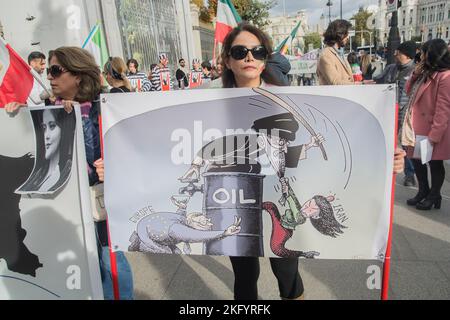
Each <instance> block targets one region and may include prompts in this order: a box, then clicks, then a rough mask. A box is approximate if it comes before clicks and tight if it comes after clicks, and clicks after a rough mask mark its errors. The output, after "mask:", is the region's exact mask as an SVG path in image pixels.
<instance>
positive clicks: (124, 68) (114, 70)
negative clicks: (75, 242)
mask: <svg viewBox="0 0 450 320" xmlns="http://www.w3.org/2000/svg"><path fill="white" fill-rule="evenodd" d="M350 28H352V25H351V24H350V23H349V22H348V21H345V20H336V21H334V22H332V23H331V24H330V25H329V27H328V29H327V30H326V32H325V34H324V43H325V45H326V46H325V48H324V49H323V50H322V52H321V54H320V57H319V60H318V66H317V77H318V81H319V84H320V85H361V84H382V83H397V84H398V94H397V97H398V104H399V141H400V145H401V146H402V147H403V148H398V149H397V150H396V151H395V154H394V155H392V156H393V157H394V172H395V173H400V172H403V171H404V173H405V180H404V183H405V185H407V186H414V185H415V184H416V181H415V177H416V178H417V181H418V185H419V191H418V194H417V195H416V196H415V197H414V198H412V199H409V200H408V202H407V204H408V205H411V206H416V208H417V209H420V210H430V209H431V208H432V207H433V206H434V207H435V208H437V209H438V208H440V204H441V199H442V197H441V194H440V190H441V188H442V184H443V181H444V176H445V170H444V166H443V160H448V159H450V125H449V119H450V52H449V49H448V47H447V44H446V43H445V42H444V41H443V40H439V39H435V40H430V41H428V42H426V43H425V44H423V45H422V46H417V45H416V44H415V43H414V42H411V41H406V42H404V43H402V44H401V45H400V46H399V47H398V49H397V50H396V52H395V57H396V63H395V64H393V65H389V66H387V67H386V69H385V70H383V72H381V74H379V75H378V76H375V77H374V76H373V75H374V71H375V68H374V67H373V66H372V64H371V59H370V56H369V55H365V56H364V55H363V56H362V57H359V58H358V57H357V56H356V54H354V53H350V54H349V55H348V56H347V57H345V55H344V48H345V47H346V46H347V43H348V40H349V30H350ZM417 50H419V52H420V57H419V59H420V62H416V61H417V60H416V58H417V57H416V52H417ZM158 59H159V61H158V64H155V65H153V66H152V67H151V70H150V72H149V73H148V74H146V73H145V72H142V71H140V70H139V63H138V61H137V60H135V59H129V60H128V61H127V63H125V61H124V60H123V59H122V58H120V57H111V58H110V59H109V61H108V62H107V63H106V64H105V65H104V66H102V67H103V69H102V70H103V77H102V76H101V72H100V68H98V66H97V65H96V63H95V60H94V58H93V57H92V56H91V55H90V54H89V53H88V52H87V51H85V50H83V49H80V48H75V47H62V48H58V49H56V50H54V51H52V52H51V53H50V55H49V58H48V64H49V68H48V69H47V70H48V71H47V77H48V80H49V81H50V84H51V93H52V95H51V96H49V95H48V94H46V91H45V90H44V91H43V90H41V89H40V88H39V86H38V85H36V86H35V88H34V89H33V92H32V95H33V97H32V99H31V100H32V101H34V102H35V103H36V104H39V105H40V104H42V105H52V104H59V105H62V106H64V108H65V110H66V111H67V112H72V109H73V108H74V107H75V106H76V105H80V106H81V109H82V116H83V130H84V136H85V147H86V156H87V163H88V174H89V178H90V179H89V180H90V184H91V185H95V184H97V183H99V182H101V181H103V180H104V164H103V160H102V159H101V154H100V136H99V124H98V116H99V113H100V107H99V96H100V94H101V93H102V92H111V93H129V92H152V91H166V90H174V89H176V90H185V89H189V88H190V87H192V86H193V84H194V81H197V80H196V79H197V78H196V77H195V74H196V73H198V74H201V77H200V79H201V82H202V83H201V84H202V86H201V87H202V88H206V87H210V88H214V87H215V88H217V87H222V88H243V87H248V88H251V87H260V86H262V87H264V86H270V85H272V86H287V85H289V84H290V81H289V78H288V73H289V71H290V63H289V61H288V60H287V59H286V58H285V57H284V56H283V55H281V54H279V53H274V52H273V51H272V44H271V41H270V39H269V37H268V36H267V35H266V34H265V33H264V32H263V31H261V30H259V29H258V28H256V27H254V26H251V25H249V24H245V23H244V24H241V25H239V26H238V27H237V28H235V29H234V30H233V31H232V32H231V33H230V34H229V35H228V36H227V38H226V40H225V43H224V46H223V49H222V54H221V56H220V58H219V59H217V60H216V61H213V63H211V62H210V61H204V62H203V63H202V62H201V61H200V60H199V59H194V60H193V61H192V69H191V70H190V69H189V67H188V66H187V64H186V60H185V59H180V60H179V61H178V64H179V66H178V68H177V70H176V72H175V77H174V80H175V81H172V77H171V71H170V68H169V67H170V64H169V63H170V61H169V59H168V55H167V54H165V53H162V54H160V55H159V56H158ZM75 61H76V63H74V62H75ZM29 64H30V66H31V67H32V68H33V69H34V70H35V71H36V72H37V73H38V74H40V75H42V74H43V73H44V71H45V65H46V57H45V56H44V55H43V54H42V53H37V52H34V53H32V54H31V55H30V57H29ZM247 67H248V68H247ZM303 81H306V80H304V79H303ZM105 88H109V89H108V91H106V90H105ZM22 106H23V105H21V104H19V103H11V104H9V105H7V106H6V110H7V112H9V113H11V114H15V113H17V112H18V111H19V109H20V107H22ZM417 135H423V136H427V137H428V139H429V141H430V142H431V144H432V145H433V146H434V153H433V157H432V160H431V162H430V163H429V164H428V166H427V165H424V164H422V163H421V161H420V160H417V159H413V149H414V146H415V145H416V141H415V140H416V139H415V138H416V136H417ZM406 154H407V155H408V157H407V161H406V166H405V165H404V157H405V155H406ZM427 167H430V170H431V187H430V185H429V182H428V173H427ZM414 175H415V177H414ZM97 234H98V243H99V259H100V262H101V263H100V264H101V267H102V280H103V285H104V291H105V297H106V298H107V299H112V298H113V294H112V284H111V271H110V267H109V257H108V253H107V252H108V251H107V248H108V235H107V231H106V224H105V223H97ZM118 262H119V277H120V279H119V282H120V286H121V292H123V297H122V298H123V299H133V283H132V275H131V268H130V266H129V265H128V262H127V261H126V258H125V256H124V255H123V254H122V253H119V254H118ZM231 263H232V266H233V271H234V274H235V286H234V289H235V290H234V294H235V299H237V300H242V299H252V300H256V299H257V298H258V290H257V281H258V276H259V262H258V259H257V258H244V257H239V258H236V257H235V258H231ZM271 266H272V270H273V272H274V274H275V276H276V277H277V280H278V284H279V290H280V297H281V298H283V299H302V298H303V296H304V288H303V282H302V279H301V277H300V274H299V272H298V258H282V259H271Z"/></svg>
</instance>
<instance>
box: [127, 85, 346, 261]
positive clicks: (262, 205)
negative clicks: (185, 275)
mask: <svg viewBox="0 0 450 320" xmlns="http://www.w3.org/2000/svg"><path fill="white" fill-rule="evenodd" d="M254 91H255V92H257V93H258V94H259V95H260V96H262V97H263V98H267V99H268V100H270V101H272V103H275V104H276V105H277V106H279V107H281V108H282V109H284V110H285V111H287V112H284V113H279V114H275V115H271V116H268V117H264V118H260V119H257V120H255V121H254V122H253V123H249V126H248V128H247V129H248V130H247V131H246V132H245V133H242V134H228V135H224V136H222V137H219V138H216V139H213V140H212V141H210V142H208V143H206V144H204V145H203V147H202V148H201V150H200V151H198V152H197V154H196V156H195V157H194V159H193V161H192V163H191V165H190V167H189V169H188V170H187V171H186V172H185V173H184V174H183V175H182V176H181V177H179V179H178V180H179V181H180V182H181V183H182V184H184V185H185V186H183V187H181V188H180V190H179V195H177V196H173V197H172V198H171V200H172V202H173V203H174V204H175V205H176V206H177V207H178V211H177V212H176V213H173V212H154V211H153V210H152V211H150V212H147V214H145V215H141V214H137V215H135V216H133V217H132V219H130V220H131V221H133V222H135V223H136V224H137V227H136V230H135V231H134V232H133V234H132V235H131V237H130V242H131V245H130V247H129V251H142V252H153V253H177V254H181V253H184V254H190V253H191V250H190V247H189V244H190V243H203V244H204V254H207V255H228V256H264V244H263V218H262V216H263V211H264V212H267V213H268V214H269V215H270V218H271V220H272V234H271V241H270V247H271V251H272V252H273V254H275V255H276V256H279V257H303V258H308V259H313V258H315V257H317V256H319V255H320V252H317V251H313V250H312V251H296V250H290V249H287V248H286V243H287V241H288V240H289V239H291V238H292V236H293V234H294V231H295V230H296V229H297V228H298V227H299V226H302V225H304V224H305V223H306V221H307V220H308V219H309V220H310V222H311V225H312V226H313V227H314V229H315V230H316V231H318V232H319V233H320V234H321V235H324V236H328V237H331V238H337V237H338V236H340V235H343V234H344V230H345V229H347V228H348V227H347V226H345V225H344V224H343V222H344V221H345V220H346V219H345V218H344V219H342V216H340V217H341V219H340V220H339V217H338V212H337V210H336V208H339V207H340V206H339V205H337V206H336V205H334V204H337V202H338V199H337V196H336V195H335V194H334V195H316V196H314V197H312V198H310V199H308V200H307V201H304V204H303V205H301V202H300V201H299V199H300V198H301V197H298V196H299V195H300V196H301V194H302V190H301V189H297V193H298V195H297V194H296V193H295V192H294V189H293V188H292V187H291V183H290V180H291V181H292V182H295V181H296V177H295V176H293V177H288V176H287V175H288V174H289V169H291V168H293V169H295V168H298V167H299V165H300V161H307V159H308V154H309V153H310V152H316V151H315V150H317V151H319V153H321V156H322V159H323V160H322V161H323V163H324V164H325V163H326V162H327V161H328V155H327V152H326V148H325V143H326V140H325V138H324V136H323V135H322V134H321V133H318V132H316V131H315V130H314V128H313V127H312V125H311V124H310V122H309V121H308V120H307V119H306V117H305V116H302V115H301V114H300V113H299V111H297V109H296V108H294V107H293V106H292V105H290V104H288V103H287V102H286V101H285V100H283V99H281V98H280V97H279V96H277V95H275V94H272V93H271V92H269V91H267V90H264V89H254ZM256 101H258V99H255V103H256ZM259 102H262V101H259ZM310 107H311V108H314V107H313V106H310ZM328 120H329V119H328ZM324 121H325V120H324ZM300 125H301V126H302V127H303V128H304V129H305V130H306V132H308V134H309V138H307V139H308V141H309V142H308V143H306V144H299V145H291V144H293V143H294V142H295V141H296V140H297V135H298V132H299V130H300ZM336 132H338V131H337V130H336ZM338 135H339V136H340V133H339V132H338ZM340 139H341V138H340ZM341 141H342V139H341ZM345 152H346V151H345V148H344V153H345ZM345 159H347V158H346V157H345ZM263 160H265V161H266V162H268V163H269V167H270V168H271V170H272V172H273V173H275V175H276V176H277V179H278V184H276V185H273V187H274V189H275V191H276V192H277V193H281V197H280V199H279V200H278V205H279V206H280V207H277V204H275V203H273V202H271V201H266V200H265V199H264V184H265V182H264V181H265V178H266V176H265V175H263V174H262V169H263V167H262V165H261V161H263ZM350 175H351V173H350ZM350 175H349V179H350ZM347 183H348V181H347ZM197 193H201V194H202V195H203V204H204V207H203V212H201V213H200V212H198V213H197V212H194V213H191V214H187V207H188V203H189V202H190V200H191V199H192V198H193V197H195V196H196V194H197ZM180 199H181V200H180ZM197 211H198V209H197ZM280 212H281V213H280ZM181 243H184V249H183V251H181V249H180V248H179V247H178V245H180V244H181Z"/></svg>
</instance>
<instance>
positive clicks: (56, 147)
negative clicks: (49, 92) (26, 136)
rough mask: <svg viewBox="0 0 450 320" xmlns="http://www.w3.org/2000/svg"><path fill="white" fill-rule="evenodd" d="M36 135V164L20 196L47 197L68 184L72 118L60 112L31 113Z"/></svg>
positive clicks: (71, 155)
mask: <svg viewBox="0 0 450 320" xmlns="http://www.w3.org/2000/svg"><path fill="white" fill-rule="evenodd" d="M31 117H32V119H33V124H34V130H35V133H36V162H35V166H34V169H33V172H32V174H31V176H30V177H29V178H28V180H27V181H26V182H25V183H24V184H23V185H22V186H21V187H20V188H18V190H17V192H18V193H20V194H43V195H51V194H54V193H55V192H57V191H59V190H60V189H61V188H62V187H63V186H64V185H65V184H66V183H67V181H68V180H69V178H70V173H71V170H72V162H73V150H74V148H73V143H74V137H75V125H76V120H75V115H74V113H71V114H68V113H67V112H65V111H64V110H63V109H46V110H36V111H32V112H31Z"/></svg>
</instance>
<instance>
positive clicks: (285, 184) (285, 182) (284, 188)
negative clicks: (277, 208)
mask: <svg viewBox="0 0 450 320" xmlns="http://www.w3.org/2000/svg"><path fill="white" fill-rule="evenodd" d="M280 183H281V192H282V193H283V195H285V196H287V195H288V194H289V179H288V178H285V177H283V178H280Z"/></svg>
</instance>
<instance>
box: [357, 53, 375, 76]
mask: <svg viewBox="0 0 450 320" xmlns="http://www.w3.org/2000/svg"><path fill="white" fill-rule="evenodd" d="M375 70H376V68H373V67H372V59H371V57H370V55H368V54H365V55H363V56H362V58H361V71H362V75H363V80H372V75H373V73H374V72H375Z"/></svg>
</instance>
